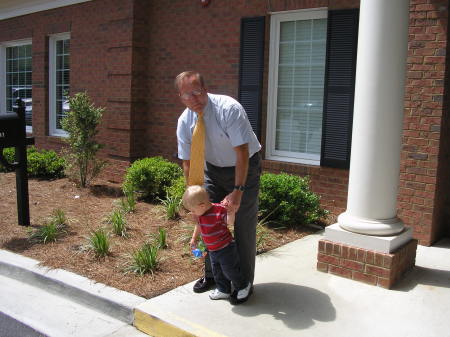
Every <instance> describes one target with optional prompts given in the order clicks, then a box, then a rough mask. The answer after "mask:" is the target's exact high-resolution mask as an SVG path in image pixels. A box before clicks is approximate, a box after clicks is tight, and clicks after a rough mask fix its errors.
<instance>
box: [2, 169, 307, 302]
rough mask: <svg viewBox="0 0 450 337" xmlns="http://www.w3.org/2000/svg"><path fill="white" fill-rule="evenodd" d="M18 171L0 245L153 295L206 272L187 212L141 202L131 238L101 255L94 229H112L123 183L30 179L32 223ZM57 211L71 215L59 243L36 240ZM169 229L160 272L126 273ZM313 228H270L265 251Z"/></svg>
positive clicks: (11, 181)
mask: <svg viewBox="0 0 450 337" xmlns="http://www.w3.org/2000/svg"><path fill="white" fill-rule="evenodd" d="M15 184H16V183H15V174H14V173H0V249H5V250H9V251H12V252H14V253H17V254H21V255H24V256H28V257H31V258H33V259H36V260H38V261H40V262H41V264H42V265H45V266H48V267H52V268H62V269H65V270H68V271H71V272H74V273H77V274H79V275H83V276H85V277H88V278H90V279H92V280H95V281H97V282H100V283H103V284H106V285H108V286H111V287H115V288H118V289H121V290H125V291H128V292H131V293H133V294H136V295H138V296H143V297H145V298H151V297H154V296H157V295H159V294H162V293H164V292H167V291H169V290H171V289H173V288H176V287H178V286H180V285H183V284H185V283H188V282H190V281H193V280H195V279H197V278H198V277H200V276H201V275H202V268H203V260H202V259H193V258H192V256H191V254H190V251H189V247H188V242H189V238H190V235H191V233H192V230H193V223H192V222H191V221H190V219H189V217H188V216H186V215H185V214H183V215H182V216H181V218H180V219H178V220H167V219H166V217H165V209H164V208H163V206H161V205H156V204H149V203H145V202H141V201H140V202H138V203H137V207H136V211H135V212H134V213H131V214H127V216H126V218H127V223H128V233H129V237H128V238H122V237H117V236H111V254H110V255H109V256H107V257H106V258H97V257H95V255H94V254H93V252H92V251H90V250H89V249H87V243H88V239H87V238H88V237H89V235H90V233H92V231H93V230H96V229H98V228H100V227H105V228H108V225H107V223H106V222H105V218H106V216H108V215H109V214H110V213H111V212H112V210H113V209H114V208H115V207H116V202H117V200H119V199H120V185H114V184H112V183H109V182H105V181H98V182H96V184H93V185H92V186H91V187H90V188H86V189H81V188H78V187H76V186H75V184H73V183H72V182H70V181H69V180H68V179H66V178H64V179H58V180H53V181H47V180H36V179H30V180H29V183H28V186H29V200H30V218H31V226H30V227H24V226H19V225H18V222H17V207H16V185H15ZM55 209H61V210H63V211H64V213H65V214H66V216H67V218H69V219H70V223H69V227H68V232H67V234H66V235H64V236H63V237H61V238H59V239H58V240H57V241H56V242H55V243H48V244H38V243H33V242H30V240H29V239H28V238H29V233H28V232H29V230H32V229H34V228H36V227H37V226H40V225H42V224H43V223H45V221H46V219H48V217H49V216H50V215H51V214H52V212H53V211H54V210H55ZM159 227H163V228H165V229H166V230H167V240H168V244H169V247H168V248H167V249H164V250H161V253H160V258H161V261H160V264H159V268H158V270H157V271H156V272H155V273H154V274H153V275H150V274H147V275H144V276H139V275H137V274H134V273H125V272H124V268H125V266H127V265H129V264H130V254H131V253H132V252H134V251H135V250H136V249H138V248H140V247H141V246H142V244H143V243H144V242H146V241H148V240H149V239H150V236H149V235H150V234H151V233H157V232H158V229H159ZM311 233H312V230H309V229H305V228H303V229H297V230H293V229H281V230H280V229H278V230H274V229H268V236H267V238H266V240H265V244H264V247H263V249H262V250H261V251H267V250H271V249H274V248H276V247H279V246H281V245H283V244H286V243H288V242H291V241H293V240H296V239H299V238H301V237H303V236H305V235H308V234H311Z"/></svg>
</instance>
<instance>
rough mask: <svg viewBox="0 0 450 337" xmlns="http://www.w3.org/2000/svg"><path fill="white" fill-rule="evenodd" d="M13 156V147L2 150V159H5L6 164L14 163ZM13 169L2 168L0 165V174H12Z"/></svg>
mask: <svg viewBox="0 0 450 337" xmlns="http://www.w3.org/2000/svg"><path fill="white" fill-rule="evenodd" d="M14 154H15V150H14V148H13V147H7V148H6V149H3V157H4V158H5V159H6V161H7V162H8V163H13V162H14ZM12 171H14V170H13V169H10V168H7V167H6V166H3V165H2V164H1V163H0V172H12Z"/></svg>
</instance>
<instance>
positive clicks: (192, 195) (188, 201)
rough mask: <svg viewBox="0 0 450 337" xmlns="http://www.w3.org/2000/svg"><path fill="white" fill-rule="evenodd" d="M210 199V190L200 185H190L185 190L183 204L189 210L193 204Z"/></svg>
mask: <svg viewBox="0 0 450 337" xmlns="http://www.w3.org/2000/svg"><path fill="white" fill-rule="evenodd" d="M208 201H209V195H208V192H206V190H205V189H204V188H203V187H202V186H200V185H192V186H188V188H187V189H186V191H184V194H183V206H184V207H185V208H186V209H188V210H191V209H192V207H193V206H196V205H198V204H200V203H202V202H208Z"/></svg>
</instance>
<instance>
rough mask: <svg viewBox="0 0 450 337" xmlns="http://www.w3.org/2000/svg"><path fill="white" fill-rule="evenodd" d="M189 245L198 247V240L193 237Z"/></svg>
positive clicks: (193, 247)
mask: <svg viewBox="0 0 450 337" xmlns="http://www.w3.org/2000/svg"><path fill="white" fill-rule="evenodd" d="M189 246H190V247H191V249H195V248H196V247H197V240H196V239H194V238H192V239H191V241H190V242H189Z"/></svg>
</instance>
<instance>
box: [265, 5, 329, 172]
mask: <svg viewBox="0 0 450 337" xmlns="http://www.w3.org/2000/svg"><path fill="white" fill-rule="evenodd" d="M313 19H328V9H327V8H324V7H322V8H314V9H304V10H298V11H288V12H286V11H284V12H277V13H271V18H270V46H269V82H268V97H267V127H266V143H267V146H266V159H269V160H275V161H283V162H291V163H300V164H309V165H317V166H319V165H320V154H318V155H312V154H303V155H302V157H301V158H300V157H297V156H293V155H292V154H293V153H292V152H289V151H280V150H275V141H276V120H277V93H278V91H277V87H278V64H279V42H280V26H281V23H282V22H285V21H298V20H313ZM324 89H325V83H324ZM322 113H323V112H322Z"/></svg>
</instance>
